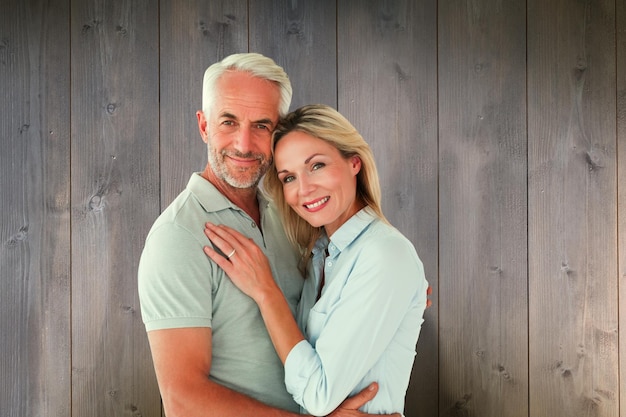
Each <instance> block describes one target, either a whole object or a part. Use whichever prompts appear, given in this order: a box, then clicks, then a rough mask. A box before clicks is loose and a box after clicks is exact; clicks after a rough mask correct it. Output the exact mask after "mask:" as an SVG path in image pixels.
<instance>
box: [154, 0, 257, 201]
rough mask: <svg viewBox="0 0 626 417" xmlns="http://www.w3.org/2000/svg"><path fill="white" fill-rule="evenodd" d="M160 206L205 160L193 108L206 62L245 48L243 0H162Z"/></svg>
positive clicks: (197, 106)
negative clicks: (208, 0) (173, 0)
mask: <svg viewBox="0 0 626 417" xmlns="http://www.w3.org/2000/svg"><path fill="white" fill-rule="evenodd" d="M159 14H160V23H159V24H160V77H159V85H160V94H161V97H160V98H161V103H160V109H159V115H160V139H161V140H160V153H161V209H165V207H167V206H168V205H169V203H171V202H172V200H173V199H174V198H175V197H176V196H177V195H178V194H179V193H180V192H181V191H182V190H183V189H184V188H185V186H186V185H187V182H188V181H189V177H190V176H191V174H192V173H193V172H197V171H202V170H203V169H204V167H205V166H206V163H207V151H206V145H205V144H204V142H202V138H201V137H200V133H199V132H198V123H197V119H196V111H198V110H200V109H201V108H202V78H203V76H204V71H205V70H206V69H207V68H208V67H209V65H211V64H213V63H215V62H217V61H219V60H221V59H222V58H224V57H225V56H227V55H230V54H233V53H239V52H247V50H248V11H247V2H246V1H245V0H237V1H232V0H224V1H210V2H207V1H202V0H190V1H183V2H171V1H163V2H161V9H160V13H159Z"/></svg>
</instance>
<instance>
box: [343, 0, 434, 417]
mask: <svg viewBox="0 0 626 417" xmlns="http://www.w3.org/2000/svg"><path fill="white" fill-rule="evenodd" d="M337 19H338V20H337V28H338V34H337V39H338V40H337V43H338V50H337V56H338V58H337V61H338V74H339V78H338V82H339V84H338V109H339V111H340V112H342V113H343V114H344V115H345V116H346V117H347V118H348V119H349V120H350V121H351V122H352V123H353V124H354V125H355V127H356V128H357V129H358V130H359V131H360V133H361V135H362V136H363V137H364V138H365V140H366V141H367V142H368V143H369V144H370V146H371V147H372V150H373V152H374V155H375V157H376V163H377V167H378V170H379V176H380V180H381V188H382V191H383V210H384V212H385V214H386V215H387V217H388V218H389V220H390V221H391V222H392V224H394V226H396V227H397V228H398V229H399V230H400V231H401V232H402V233H403V234H405V235H406V236H407V237H408V238H409V239H410V240H411V241H412V242H413V244H414V245H415V246H416V249H417V252H418V254H419V256H420V258H421V259H422V261H423V263H424V268H425V272H426V277H427V279H428V281H429V283H430V284H431V285H432V286H433V288H434V289H435V294H436V289H437V285H438V284H437V274H438V271H437V264H438V258H437V247H438V243H437V116H436V112H437V108H436V99H437V90H436V85H437V81H436V79H437V74H436V36H437V35H436V21H437V18H436V2H434V1H423V2H413V1H405V0H396V1H388V2H380V1H340V2H338V11H337ZM433 297H434V298H435V299H436V295H434V296H433ZM437 312H438V307H434V308H431V309H429V310H428V311H427V312H426V315H425V322H424V324H423V326H422V330H421V333H420V338H419V341H418V344H417V357H416V362H415V366H414V371H413V375H412V378H411V383H410V386H409V390H408V392H407V396H406V406H405V412H406V415H407V416H417V415H420V416H436V415H438V413H437V388H436V387H437V368H438V363H437V327H438V324H437Z"/></svg>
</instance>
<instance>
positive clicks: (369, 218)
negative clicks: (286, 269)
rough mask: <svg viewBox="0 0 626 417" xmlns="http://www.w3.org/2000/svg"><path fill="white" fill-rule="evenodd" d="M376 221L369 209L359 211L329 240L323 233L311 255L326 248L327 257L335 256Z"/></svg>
mask: <svg viewBox="0 0 626 417" xmlns="http://www.w3.org/2000/svg"><path fill="white" fill-rule="evenodd" d="M376 219H377V217H376V215H375V214H374V213H373V212H372V211H371V210H370V209H368V208H367V207H365V208H363V209H361V210H360V211H359V212H357V213H356V214H355V215H354V216H352V217H350V218H349V219H348V220H347V221H346V222H345V223H344V224H342V225H341V227H339V229H337V231H335V233H333V236H332V237H331V238H330V239H329V238H328V236H326V233H323V234H322V236H320V237H319V239H317V242H315V246H314V247H313V254H314V255H315V254H317V253H320V252H323V251H324V250H325V249H326V248H327V247H328V253H329V255H330V256H335V255H336V254H337V253H339V252H341V251H343V250H344V249H345V248H346V247H347V246H348V245H350V244H351V243H352V242H353V241H354V240H355V239H356V238H357V237H358V236H359V235H360V234H361V233H362V232H363V230H365V229H366V228H367V227H368V226H369V225H370V223H372V222H373V221H374V220H376ZM329 241H330V244H329Z"/></svg>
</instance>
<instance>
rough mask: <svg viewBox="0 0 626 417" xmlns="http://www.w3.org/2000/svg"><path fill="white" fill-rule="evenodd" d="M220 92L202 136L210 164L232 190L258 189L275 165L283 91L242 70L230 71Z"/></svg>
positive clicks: (220, 83)
mask: <svg viewBox="0 0 626 417" xmlns="http://www.w3.org/2000/svg"><path fill="white" fill-rule="evenodd" d="M217 90H218V91H217V96H216V99H215V101H214V104H213V108H212V110H211V112H210V114H209V115H207V116H208V120H206V128H205V129H204V134H203V135H202V137H203V140H204V141H205V142H206V143H207V146H208V154H209V155H208V156H209V165H210V167H211V169H212V170H213V172H214V174H215V176H216V177H217V178H218V179H219V180H221V181H224V182H226V183H227V184H229V185H230V186H231V187H235V188H251V187H255V186H256V185H257V184H258V182H259V180H260V179H261V177H262V176H263V174H265V172H266V171H267V169H268V168H269V165H270V162H271V155H272V154H271V136H272V131H273V130H274V128H275V127H276V123H277V122H278V118H279V116H278V104H279V101H280V90H279V88H278V86H277V85H275V84H274V83H272V82H270V81H267V80H262V79H260V78H256V77H253V76H251V75H250V74H248V73H246V72H240V71H228V72H226V73H225V74H224V75H223V76H222V77H221V78H220V79H219V80H218V82H217ZM199 122H200V123H201V120H200V116H199ZM201 132H202V127H201Z"/></svg>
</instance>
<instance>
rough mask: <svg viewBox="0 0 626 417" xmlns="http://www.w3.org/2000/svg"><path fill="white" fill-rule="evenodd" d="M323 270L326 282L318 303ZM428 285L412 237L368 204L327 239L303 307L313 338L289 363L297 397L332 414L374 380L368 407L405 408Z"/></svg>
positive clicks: (382, 410)
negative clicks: (375, 390)
mask: <svg viewBox="0 0 626 417" xmlns="http://www.w3.org/2000/svg"><path fill="white" fill-rule="evenodd" d="M326 248H328V253H329V255H328V257H326V258H325V252H324V249H326ZM322 268H323V270H324V276H325V284H324V287H323V289H322V296H321V298H320V299H319V301H317V302H316V298H317V294H318V291H319V285H320V281H321V271H322ZM427 287H428V283H427V282H426V279H425V277H424V269H423V266H422V262H421V261H420V259H419V257H418V256H417V253H416V251H415V248H414V247H413V245H412V244H411V242H410V241H409V240H408V239H407V238H406V237H404V236H403V235H402V234H401V233H400V232H399V231H398V230H397V229H395V228H394V227H392V226H390V225H388V224H386V223H385V222H383V221H381V220H380V219H378V218H377V217H376V216H374V215H373V214H371V212H369V211H368V210H367V209H363V210H361V211H360V212H359V213H357V214H356V215H354V216H353V217H352V218H350V219H349V220H348V221H347V222H346V223H344V224H343V225H342V226H341V227H340V228H339V229H338V230H337V231H336V232H335V233H334V234H333V235H332V236H331V239H330V242H329V240H328V238H327V237H326V236H323V237H322V238H320V240H319V241H318V242H317V243H316V246H315V248H314V250H313V259H312V262H311V267H310V270H309V276H308V278H307V280H306V281H305V284H304V289H303V292H302V298H301V300H300V305H299V308H298V316H297V318H298V323H299V325H300V327H301V328H302V331H303V333H304V335H305V337H306V339H307V340H305V341H302V342H300V343H298V344H297V345H296V346H295V347H294V348H293V349H292V350H291V352H289V355H288V357H287V360H286V362H285V383H286V385H287V390H288V391H289V392H290V393H291V394H292V395H293V396H294V399H295V400H296V402H298V403H299V404H300V405H301V406H302V407H303V408H304V409H305V410H306V411H307V412H308V413H310V414H313V415H326V414H329V413H330V412H331V411H332V410H334V409H335V408H336V407H337V406H338V405H339V404H340V403H341V402H342V401H343V400H344V399H345V398H346V397H348V396H350V395H353V394H356V393H357V392H359V391H361V390H362V389H363V388H365V387H366V386H367V385H369V384H370V383H371V382H374V381H375V382H378V384H379V386H380V388H379V391H378V394H377V395H376V397H375V398H374V399H373V400H372V401H370V402H369V403H367V404H366V405H365V406H364V407H363V408H362V409H361V410H362V411H364V412H367V413H372V414H388V413H394V412H398V413H402V412H403V411H404V397H405V394H406V390H407V387H408V383H409V377H410V375H411V368H412V367H413V361H414V359H415V345H416V343H417V338H418V336H419V332H420V328H421V325H422V322H423V314H424V310H425V308H426V289H427Z"/></svg>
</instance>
